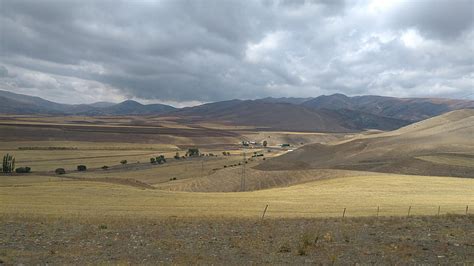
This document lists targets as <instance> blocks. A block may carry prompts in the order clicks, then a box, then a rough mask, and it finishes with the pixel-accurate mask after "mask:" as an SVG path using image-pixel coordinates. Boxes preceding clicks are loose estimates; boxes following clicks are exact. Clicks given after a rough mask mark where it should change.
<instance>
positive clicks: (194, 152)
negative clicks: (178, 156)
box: [186, 148, 200, 157]
mask: <svg viewBox="0 0 474 266" xmlns="http://www.w3.org/2000/svg"><path fill="white" fill-rule="evenodd" d="M199 154H200V153H199V149H198V148H189V149H188V152H187V153H186V155H187V156H190V157H192V156H199Z"/></svg>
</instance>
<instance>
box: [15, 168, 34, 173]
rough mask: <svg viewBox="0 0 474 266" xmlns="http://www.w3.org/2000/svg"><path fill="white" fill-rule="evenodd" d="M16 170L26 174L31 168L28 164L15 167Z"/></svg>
mask: <svg viewBox="0 0 474 266" xmlns="http://www.w3.org/2000/svg"><path fill="white" fill-rule="evenodd" d="M15 172H17V173H19V174H26V173H29V172H31V168H30V167H28V166H25V167H18V168H17V169H15Z"/></svg>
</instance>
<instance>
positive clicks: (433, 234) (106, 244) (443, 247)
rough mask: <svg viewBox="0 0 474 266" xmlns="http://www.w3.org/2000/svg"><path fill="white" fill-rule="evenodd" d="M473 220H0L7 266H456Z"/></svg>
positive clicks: (473, 233) (471, 252) (471, 256)
mask: <svg viewBox="0 0 474 266" xmlns="http://www.w3.org/2000/svg"><path fill="white" fill-rule="evenodd" d="M473 219H474V216H470V217H466V216H452V215H449V216H442V217H410V219H405V218H379V219H374V218H348V219H347V218H346V219H279V220H266V221H264V222H260V221H259V220H257V219H242V218H240V219H202V218H194V219H182V218H165V219H140V218H136V217H134V218H125V217H118V218H111V217H109V218H107V219H101V218H96V217H90V218H84V217H80V216H79V217H78V216H70V217H65V218H61V219H55V218H50V217H49V218H48V217H44V216H41V217H31V216H30V217H22V216H16V215H13V216H2V217H0V261H2V262H4V263H6V264H7V265H8V264H53V265H64V264H67V265H69V264H74V265H89V264H94V265H95V264H173V265H174V264H178V265H194V264H205V265H223V264H230V265H242V264H259V265H260V264H269V265H281V264H291V265H301V264H308V263H309V264H323V265H333V264H337V265H351V264H364V265H365V264H374V265H406V264H423V265H436V264H441V265H457V264H460V265H462V264H466V265H469V264H472V263H473V262H474V249H473V248H472V247H473V246H474V242H473V240H474V228H473V226H474V223H473V222H474V220H473Z"/></svg>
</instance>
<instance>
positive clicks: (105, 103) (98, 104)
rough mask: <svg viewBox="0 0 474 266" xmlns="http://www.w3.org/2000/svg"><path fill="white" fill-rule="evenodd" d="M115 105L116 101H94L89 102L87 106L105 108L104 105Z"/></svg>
mask: <svg viewBox="0 0 474 266" xmlns="http://www.w3.org/2000/svg"><path fill="white" fill-rule="evenodd" d="M113 105H116V103H111V102H96V103H91V104H89V106H92V107H96V108H105V107H110V106H113Z"/></svg>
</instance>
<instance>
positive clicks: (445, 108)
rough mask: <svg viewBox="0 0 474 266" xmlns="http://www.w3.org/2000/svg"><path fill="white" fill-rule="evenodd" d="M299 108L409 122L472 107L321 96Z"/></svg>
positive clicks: (427, 101) (435, 101)
mask: <svg viewBox="0 0 474 266" xmlns="http://www.w3.org/2000/svg"><path fill="white" fill-rule="evenodd" d="M301 105H302V106H305V107H308V108H311V109H315V110H319V109H331V110H339V109H346V110H354V111H360V112H364V113H368V114H373V115H377V116H382V117H389V118H395V119H400V120H405V121H410V122H416V121H420V120H423V119H426V118H430V117H433V116H437V115H440V114H443V113H446V112H449V111H453V110H458V109H466V108H474V101H472V100H452V99H437V98H395V97H384V96H371V95H369V96H355V97H348V96H346V95H344V94H333V95H329V96H326V95H323V96H319V97H316V98H313V99H311V100H309V101H306V102H303V103H302V104H301Z"/></svg>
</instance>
